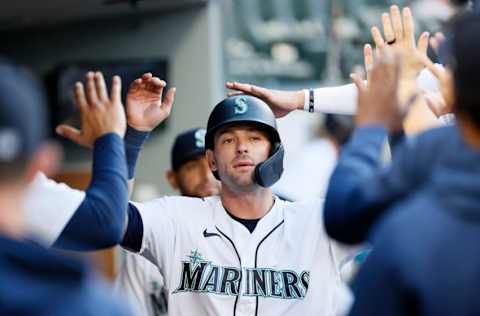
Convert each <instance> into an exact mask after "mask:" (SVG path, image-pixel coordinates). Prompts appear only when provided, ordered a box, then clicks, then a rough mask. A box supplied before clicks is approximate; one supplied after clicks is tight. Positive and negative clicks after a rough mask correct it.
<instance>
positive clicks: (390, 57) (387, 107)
mask: <svg viewBox="0 0 480 316" xmlns="http://www.w3.org/2000/svg"><path fill="white" fill-rule="evenodd" d="M400 60H401V58H398V56H396V55H394V53H393V52H392V51H391V50H389V49H386V50H385V51H384V52H383V54H382V55H381V56H380V57H379V58H377V61H376V64H375V65H374V66H373V68H372V69H371V71H370V74H369V77H370V78H369V82H368V85H367V84H366V83H365V82H364V81H363V79H362V78H361V77H360V76H359V75H357V74H352V75H351V78H352V80H353V82H354V83H355V85H356V86H357V89H358V109H357V115H356V125H357V126H368V125H383V126H385V127H386V128H387V129H389V130H390V131H391V132H394V131H397V130H400V129H401V128H402V121H403V118H404V117H405V111H404V109H402V107H400V105H399V102H398V83H399V74H400Z"/></svg>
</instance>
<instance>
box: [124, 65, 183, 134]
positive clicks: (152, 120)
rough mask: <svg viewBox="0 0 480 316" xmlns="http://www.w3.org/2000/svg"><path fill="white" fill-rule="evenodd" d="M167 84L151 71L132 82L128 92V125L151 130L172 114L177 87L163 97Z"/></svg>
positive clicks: (142, 129)
mask: <svg viewBox="0 0 480 316" xmlns="http://www.w3.org/2000/svg"><path fill="white" fill-rule="evenodd" d="M166 85H167V84H166V82H165V81H163V80H160V79H159V78H157V77H153V76H152V74H151V73H146V74H144V75H143V76H142V77H141V78H138V79H136V80H135V81H133V82H132V84H131V85H130V88H129V89H128V93H127V121H128V125H130V126H131V127H133V128H135V129H137V130H140V131H151V130H153V129H154V128H155V127H156V126H157V125H158V124H160V123H161V122H163V121H164V120H165V119H166V118H167V117H168V116H169V115H170V111H171V109H172V105H173V101H174V98H175V88H171V89H169V90H168V91H167V93H166V94H165V96H164V97H162V94H163V89H164V88H165V86H166Z"/></svg>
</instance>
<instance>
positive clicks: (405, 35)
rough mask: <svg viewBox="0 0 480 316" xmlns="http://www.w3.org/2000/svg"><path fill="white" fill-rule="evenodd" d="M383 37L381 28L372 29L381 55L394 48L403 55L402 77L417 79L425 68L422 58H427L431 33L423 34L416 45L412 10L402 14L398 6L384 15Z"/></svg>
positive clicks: (405, 10)
mask: <svg viewBox="0 0 480 316" xmlns="http://www.w3.org/2000/svg"><path fill="white" fill-rule="evenodd" d="M382 27H383V36H382V33H381V32H380V30H379V28H378V27H376V26H374V27H372V28H371V33H372V37H373V40H374V42H375V45H376V47H377V49H378V50H379V51H380V54H381V53H382V51H383V50H384V49H385V47H390V48H393V49H394V50H397V51H399V53H400V54H401V55H402V60H403V65H402V73H401V77H402V79H403V78H406V79H412V78H416V77H417V75H418V74H419V73H420V71H422V69H423V68H424V64H423V62H422V59H421V58H422V57H423V56H427V49H428V38H429V33H428V32H423V33H422V34H421V35H420V37H419V38H418V43H415V23H414V19H413V16H412V12H411V10H410V8H408V7H405V8H403V10H402V13H401V14H400V9H399V8H398V6H396V5H393V6H391V7H390V14H388V13H383V14H382Z"/></svg>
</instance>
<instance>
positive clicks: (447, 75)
mask: <svg viewBox="0 0 480 316" xmlns="http://www.w3.org/2000/svg"><path fill="white" fill-rule="evenodd" d="M422 61H423V63H424V65H425V67H427V68H428V70H430V72H431V73H432V74H433V75H434V76H435V77H436V78H437V79H438V82H439V86H440V95H438V94H434V93H427V94H426V98H425V99H426V101H427V104H428V106H429V107H430V109H431V110H432V111H433V113H435V115H437V116H441V115H444V114H448V113H452V112H453V105H454V103H455V97H454V92H453V86H454V84H453V75H452V71H451V70H450V69H449V68H448V67H447V68H442V67H437V66H436V65H435V64H434V63H433V62H432V61H431V60H430V58H428V57H427V56H425V57H424V58H423V59H422Z"/></svg>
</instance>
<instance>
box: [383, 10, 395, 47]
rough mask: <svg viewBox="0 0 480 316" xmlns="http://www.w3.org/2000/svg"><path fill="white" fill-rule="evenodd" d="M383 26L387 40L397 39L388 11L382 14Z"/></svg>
mask: <svg viewBox="0 0 480 316" xmlns="http://www.w3.org/2000/svg"><path fill="white" fill-rule="evenodd" d="M382 27H383V35H385V41H387V42H390V41H393V40H395V33H394V32H393V27H392V21H391V20H390V15H389V14H388V13H383V14H382Z"/></svg>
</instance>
